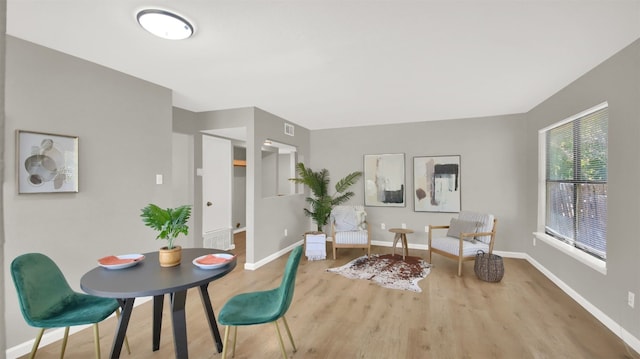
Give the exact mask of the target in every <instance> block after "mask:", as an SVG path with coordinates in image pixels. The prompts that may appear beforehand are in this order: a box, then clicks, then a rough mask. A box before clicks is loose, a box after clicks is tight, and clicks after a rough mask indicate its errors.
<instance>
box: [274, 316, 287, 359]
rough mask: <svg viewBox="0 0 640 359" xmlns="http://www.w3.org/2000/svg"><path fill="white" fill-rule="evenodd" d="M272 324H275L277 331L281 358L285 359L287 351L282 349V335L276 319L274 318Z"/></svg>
mask: <svg viewBox="0 0 640 359" xmlns="http://www.w3.org/2000/svg"><path fill="white" fill-rule="evenodd" d="M273 325H275V326H276V332H277V333H278V340H279V341H280V349H281V350H282V358H283V359H287V351H286V350H285V349H284V342H283V341H282V335H280V327H278V321H277V320H274V321H273Z"/></svg>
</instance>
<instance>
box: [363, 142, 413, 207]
mask: <svg viewBox="0 0 640 359" xmlns="http://www.w3.org/2000/svg"><path fill="white" fill-rule="evenodd" d="M404 173H405V167H404V153H394V154H379V155H364V180H365V184H364V186H365V187H364V192H365V193H364V205H365V206H380V207H404V206H405V197H406V196H405V178H404V177H405V176H404Z"/></svg>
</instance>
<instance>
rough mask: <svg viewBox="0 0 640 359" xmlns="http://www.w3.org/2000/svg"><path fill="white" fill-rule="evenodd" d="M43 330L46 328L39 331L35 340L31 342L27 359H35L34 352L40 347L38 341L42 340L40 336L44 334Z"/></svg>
mask: <svg viewBox="0 0 640 359" xmlns="http://www.w3.org/2000/svg"><path fill="white" fill-rule="evenodd" d="M45 330H46V328H41V329H40V332H39V333H38V336H37V337H36V340H35V341H34V342H33V348H31V355H29V359H33V358H35V357H36V352H37V351H38V346H39V345H40V340H41V339H42V334H44V331H45Z"/></svg>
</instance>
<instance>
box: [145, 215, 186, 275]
mask: <svg viewBox="0 0 640 359" xmlns="http://www.w3.org/2000/svg"><path fill="white" fill-rule="evenodd" d="M140 217H142V221H143V222H144V224H145V225H146V226H148V227H151V228H153V229H155V230H156V231H158V236H157V237H156V239H164V240H167V245H166V246H165V247H162V248H160V251H159V254H158V259H159V261H160V265H161V266H162V267H173V266H177V265H178V264H180V260H181V258H182V247H180V246H175V245H174V244H173V242H174V241H175V240H176V238H178V236H179V235H180V234H184V235H185V236H186V235H188V234H189V225H188V224H187V221H188V220H189V217H191V206H190V205H183V206H180V207H176V208H166V209H163V208H160V207H158V206H156V205H155V204H148V205H147V206H146V207H144V208H143V209H142V214H141V215H140Z"/></svg>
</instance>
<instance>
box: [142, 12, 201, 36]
mask: <svg viewBox="0 0 640 359" xmlns="http://www.w3.org/2000/svg"><path fill="white" fill-rule="evenodd" d="M136 19H137V20H138V23H139V24H140V26H142V28H143V29H145V30H147V31H149V32H150V33H152V34H154V35H156V36H158V37H161V38H163V39H168V40H184V39H187V38H189V37H191V36H192V35H193V32H194V29H193V25H191V23H190V22H189V21H188V20H186V19H185V18H183V17H182V16H180V15H178V14H175V13H172V12H170V11H166V10H159V9H145V10H140V11H139V12H138V14H137V15H136Z"/></svg>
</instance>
